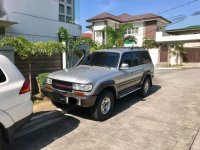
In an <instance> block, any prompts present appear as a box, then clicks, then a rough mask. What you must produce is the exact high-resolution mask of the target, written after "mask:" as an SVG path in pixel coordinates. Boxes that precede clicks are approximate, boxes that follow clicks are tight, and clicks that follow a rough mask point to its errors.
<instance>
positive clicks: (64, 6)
mask: <svg viewBox="0 0 200 150" xmlns="http://www.w3.org/2000/svg"><path fill="white" fill-rule="evenodd" d="M73 2H74V1H73V0H59V15H58V19H59V21H60V22H66V23H73V21H74V13H73V12H74V11H73V10H74V5H73Z"/></svg>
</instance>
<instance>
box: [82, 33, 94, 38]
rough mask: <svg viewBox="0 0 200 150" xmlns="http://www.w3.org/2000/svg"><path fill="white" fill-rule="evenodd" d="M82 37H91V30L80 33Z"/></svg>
mask: <svg viewBox="0 0 200 150" xmlns="http://www.w3.org/2000/svg"><path fill="white" fill-rule="evenodd" d="M82 37H86V38H91V39H92V32H90V31H89V32H85V33H82Z"/></svg>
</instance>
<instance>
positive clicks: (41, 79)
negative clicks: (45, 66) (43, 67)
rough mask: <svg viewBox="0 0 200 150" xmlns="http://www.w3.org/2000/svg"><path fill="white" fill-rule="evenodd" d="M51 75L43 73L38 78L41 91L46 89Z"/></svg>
mask: <svg viewBox="0 0 200 150" xmlns="http://www.w3.org/2000/svg"><path fill="white" fill-rule="evenodd" d="M48 74H49V73H41V74H39V75H38V76H37V82H38V84H39V86H40V89H43V88H44V87H45V83H46V79H47V76H48Z"/></svg>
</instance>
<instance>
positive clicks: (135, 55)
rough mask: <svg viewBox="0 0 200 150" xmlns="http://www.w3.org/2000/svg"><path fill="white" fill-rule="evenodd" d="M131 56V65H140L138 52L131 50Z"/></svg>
mask: <svg viewBox="0 0 200 150" xmlns="http://www.w3.org/2000/svg"><path fill="white" fill-rule="evenodd" d="M131 56H132V63H133V66H138V65H140V58H139V56H138V53H137V52H132V53H131Z"/></svg>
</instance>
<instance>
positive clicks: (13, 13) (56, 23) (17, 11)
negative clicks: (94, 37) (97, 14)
mask: <svg viewBox="0 0 200 150" xmlns="http://www.w3.org/2000/svg"><path fill="white" fill-rule="evenodd" d="M76 1H77V0H28V1H27V0H17V1H13V0H0V4H1V5H0V12H3V13H1V14H2V15H1V14H0V36H1V37H2V36H24V37H26V38H27V39H29V40H31V41H33V42H35V41H57V40H58V35H57V32H58V29H59V28H60V27H61V26H63V27H65V28H67V29H68V30H69V31H70V34H71V36H81V26H80V25H79V24H77V18H76V13H78V12H76V11H75V10H76V9H75V7H76V3H77V2H76Z"/></svg>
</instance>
